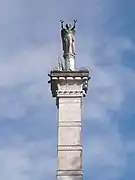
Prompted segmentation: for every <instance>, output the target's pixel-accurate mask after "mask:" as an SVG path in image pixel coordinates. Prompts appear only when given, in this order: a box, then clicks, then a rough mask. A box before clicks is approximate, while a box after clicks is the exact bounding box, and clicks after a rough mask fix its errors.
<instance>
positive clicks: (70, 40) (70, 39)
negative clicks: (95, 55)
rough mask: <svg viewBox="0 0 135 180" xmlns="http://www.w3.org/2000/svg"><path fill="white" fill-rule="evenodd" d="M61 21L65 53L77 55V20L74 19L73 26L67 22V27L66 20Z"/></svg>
mask: <svg viewBox="0 0 135 180" xmlns="http://www.w3.org/2000/svg"><path fill="white" fill-rule="evenodd" d="M60 22H61V38H62V45H63V51H64V55H67V54H72V55H75V25H76V22H77V20H74V24H73V27H72V26H71V24H66V28H64V27H63V23H64V21H62V20H61V21H60Z"/></svg>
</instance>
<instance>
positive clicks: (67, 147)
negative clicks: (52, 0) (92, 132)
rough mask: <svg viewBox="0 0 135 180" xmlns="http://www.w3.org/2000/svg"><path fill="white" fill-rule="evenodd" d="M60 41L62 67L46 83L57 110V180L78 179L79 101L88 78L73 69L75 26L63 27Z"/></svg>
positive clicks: (84, 90) (83, 72)
mask: <svg viewBox="0 0 135 180" xmlns="http://www.w3.org/2000/svg"><path fill="white" fill-rule="evenodd" d="M63 22H64V21H61V39H62V47H63V48H62V50H63V58H64V65H63V64H62V65H61V66H62V68H58V69H57V70H56V69H54V70H52V71H50V73H49V74H48V76H49V77H50V80H49V83H50V84H51V92H52V96H53V97H54V98H56V106H57V111H58V121H57V122H58V123H57V124H58V146H57V156H58V161H57V162H58V163H57V175H56V179H57V180H82V178H83V173H82V137H81V128H82V116H81V109H82V102H83V97H85V96H86V94H87V90H88V80H89V79H90V76H89V70H88V69H80V70H79V69H75V55H76V53H75V24H76V20H74V25H73V27H71V25H70V24H66V27H65V28H64V26H63Z"/></svg>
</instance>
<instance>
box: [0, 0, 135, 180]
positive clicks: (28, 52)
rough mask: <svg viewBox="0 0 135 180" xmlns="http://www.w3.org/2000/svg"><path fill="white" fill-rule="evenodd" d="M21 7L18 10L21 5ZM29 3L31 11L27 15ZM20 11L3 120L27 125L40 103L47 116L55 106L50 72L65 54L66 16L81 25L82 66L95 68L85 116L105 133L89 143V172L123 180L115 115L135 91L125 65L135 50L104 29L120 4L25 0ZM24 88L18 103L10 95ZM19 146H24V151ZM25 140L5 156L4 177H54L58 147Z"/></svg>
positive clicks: (2, 68) (1, 67) (4, 65)
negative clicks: (125, 56) (61, 30)
mask: <svg viewBox="0 0 135 180" xmlns="http://www.w3.org/2000/svg"><path fill="white" fill-rule="evenodd" d="M14 2H15V1H14ZM18 2H19V1H18ZM27 2H28V1H27ZM113 2H114V1H113ZM71 4H72V7H71ZM15 5H16V6H17V7H18V6H19V4H17V3H15ZM26 5H27V8H28V7H29V8H28V9H25V8H26ZM16 6H15V7H13V8H15V9H16V10H15V11H14V14H13V15H15V17H13V16H11V17H12V18H15V19H14V21H13V22H12V21H11V22H9V26H11V27H12V28H11V29H10V28H9V34H8V36H7V39H8V38H9V36H11V37H10V38H9V39H8V40H7V41H8V42H9V43H8V45H7V47H6V51H7V49H8V48H9V47H8V46H9V45H10V48H9V49H10V50H11V51H13V52H12V53H11V54H10V53H9V54H8V56H6V55H5V56H6V58H7V59H6V58H5V59H3V60H1V62H0V87H1V89H5V90H8V92H7V93H6V92H5V93H3V92H2V93H1V95H0V106H1V110H0V118H1V119H5V118H11V119H20V118H22V117H25V115H26V111H27V109H29V108H30V107H31V106H34V105H35V106H37V105H41V104H42V103H44V102H45V101H46V103H47V104H48V106H49V107H48V106H46V109H44V111H43V112H42V113H46V112H47V110H48V108H51V107H52V104H51V103H50V102H51V93H50V92H49V85H48V84H47V81H48V76H47V74H48V72H49V70H51V68H52V67H53V66H55V62H56V58H57V55H59V52H60V41H59V42H55V41H58V39H59V38H58V33H59V24H57V25H56V23H59V19H61V18H63V19H65V20H67V21H70V20H72V19H74V18H75V19H78V25H77V28H78V29H77V59H76V61H77V67H81V66H85V67H88V68H90V69H91V70H92V79H91V80H90V82H89V94H88V96H87V98H86V101H85V104H84V116H83V117H84V119H87V120H90V121H85V123H87V124H88V125H89V124H90V125H91V124H92V123H95V124H96V127H100V128H99V129H100V131H96V130H95V132H92V133H89V134H88V136H87V138H86V140H85V143H86V144H84V148H85V149H84V160H85V161H84V165H85V166H87V167H90V168H89V171H91V172H92V171H93V172H96V173H94V174H93V179H94V178H95V179H99V178H100V179H104V180H108V179H111V178H114V175H115V179H119V178H120V176H121V174H122V171H123V168H124V167H125V163H126V162H125V159H126V153H125V151H124V149H123V148H124V146H123V142H122V140H121V134H120V132H119V130H118V128H117V124H115V123H114V122H113V120H112V119H111V115H110V112H117V113H118V111H119V110H120V109H121V107H122V103H123V101H124V100H125V98H126V94H127V92H128V91H130V90H131V89H132V90H133V89H135V84H134V82H133V81H132V79H133V78H134V76H135V73H134V71H132V70H131V69H129V68H127V67H125V66H123V64H122V55H123V52H124V51H125V50H126V51H127V50H128V51H134V49H135V48H134V44H133V42H132V41H131V40H130V39H129V38H127V37H110V35H109V33H108V32H107V30H106V28H105V27H106V26H105V24H106V23H107V22H108V21H110V18H111V15H112V14H113V8H114V3H112V1H107V0H104V1H102V2H101V1H100V0H96V1H93V0H91V1H90V2H89V1H83V2H81V1H80V2H79V4H78V1H74V2H72V3H70V1H69V4H68V5H67V4H66V5H65V2H64V1H58V2H57V3H55V2H53V3H52V1H49V2H46V1H43V2H42V1H39V2H38V3H37V2H36V1H33V5H32V6H29V5H28V4H26V1H25V2H24V4H23V6H22V4H21V5H20V6H19V8H17V7H16ZM65 6H66V8H65ZM67 7H68V8H67ZM24 9H25V10H24ZM82 9H83V11H82ZM84 9H85V10H84ZM80 12H81V14H80ZM115 12H116V7H115ZM24 14H25V15H24ZM54 14H55V15H54ZM43 17H44V18H43ZM44 20H45V22H44ZM16 22H18V23H16ZM12 23H13V24H12ZM46 24H47V25H46ZM14 26H15V27H14ZM26 27H27V28H26ZM56 27H57V30H56ZM16 31H17V32H16ZM16 33H17V34H16ZM44 37H45V38H44ZM29 38H30V39H29ZM47 38H50V40H48V39H47ZM46 39H47V40H46ZM55 39H56V40H55ZM42 41H44V42H43V44H42ZM48 42H49V43H48ZM38 43H39V44H40V45H38ZM45 43H47V44H46V45H45ZM11 45H12V46H11ZM30 45H31V46H32V47H31V48H30ZM18 47H20V49H18ZM25 84H26V86H25ZM19 86H20V89H21V90H20V89H19V88H18V89H17V91H19V92H20V96H19V97H20V98H18V99H16V100H12V98H11V96H13V95H12V93H11V89H14V90H15V91H16V87H19ZM10 93H11V94H10ZM16 96H17V95H16ZM50 119H51V117H50ZM45 128H46V127H45ZM37 133H38V132H37ZM86 135H87V134H86ZM20 142H22V144H23V146H21V147H18V146H17V144H20ZM20 142H18V140H16V142H14V143H13V142H12V143H13V144H14V145H12V146H7V147H6V148H3V149H1V151H0V162H1V164H0V166H1V170H0V174H1V177H2V179H3V180H8V179H11V180H12V179H19V180H22V179H23V180H29V179H31V178H32V179H34V178H35V180H36V179H39V178H41V176H45V175H44V174H46V173H47V172H49V174H48V177H51V173H55V167H54V164H55V163H56V159H55V158H54V157H53V156H52V151H51V152H50V149H52V150H53V151H54V149H53V148H52V146H53V145H52V144H53V143H54V142H53V141H52V144H51V145H50V143H49V142H48V141H47V142H46V140H45V142H39V143H37V142H31V143H30V142H29V143H26V142H24V140H21V141H20ZM45 143H47V146H45ZM9 144H10V143H9ZM46 148H47V149H46ZM40 153H41V154H42V153H43V154H42V156H39V154H40ZM31 156H32V158H31ZM34 159H35V160H34ZM13 161H14V162H13ZM48 162H50V163H48ZM52 167H53V168H52ZM100 169H102V172H101V170H100ZM108 169H109V170H108ZM106 171H108V173H106ZM7 172H8V173H7ZM24 172H25V173H24ZM97 175H98V177H97Z"/></svg>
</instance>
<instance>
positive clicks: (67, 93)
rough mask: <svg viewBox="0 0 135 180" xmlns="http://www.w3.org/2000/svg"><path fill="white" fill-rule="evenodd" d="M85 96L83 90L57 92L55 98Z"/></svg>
mask: <svg viewBox="0 0 135 180" xmlns="http://www.w3.org/2000/svg"><path fill="white" fill-rule="evenodd" d="M84 95H85V91H84V90H58V91H57V97H69V96H70V97H71V96H73V97H78V96H79V97H82V96H84Z"/></svg>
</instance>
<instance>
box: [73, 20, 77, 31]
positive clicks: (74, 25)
mask: <svg viewBox="0 0 135 180" xmlns="http://www.w3.org/2000/svg"><path fill="white" fill-rule="evenodd" d="M76 22H77V20H74V24H73V27H72V30H74V29H75V27H76Z"/></svg>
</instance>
